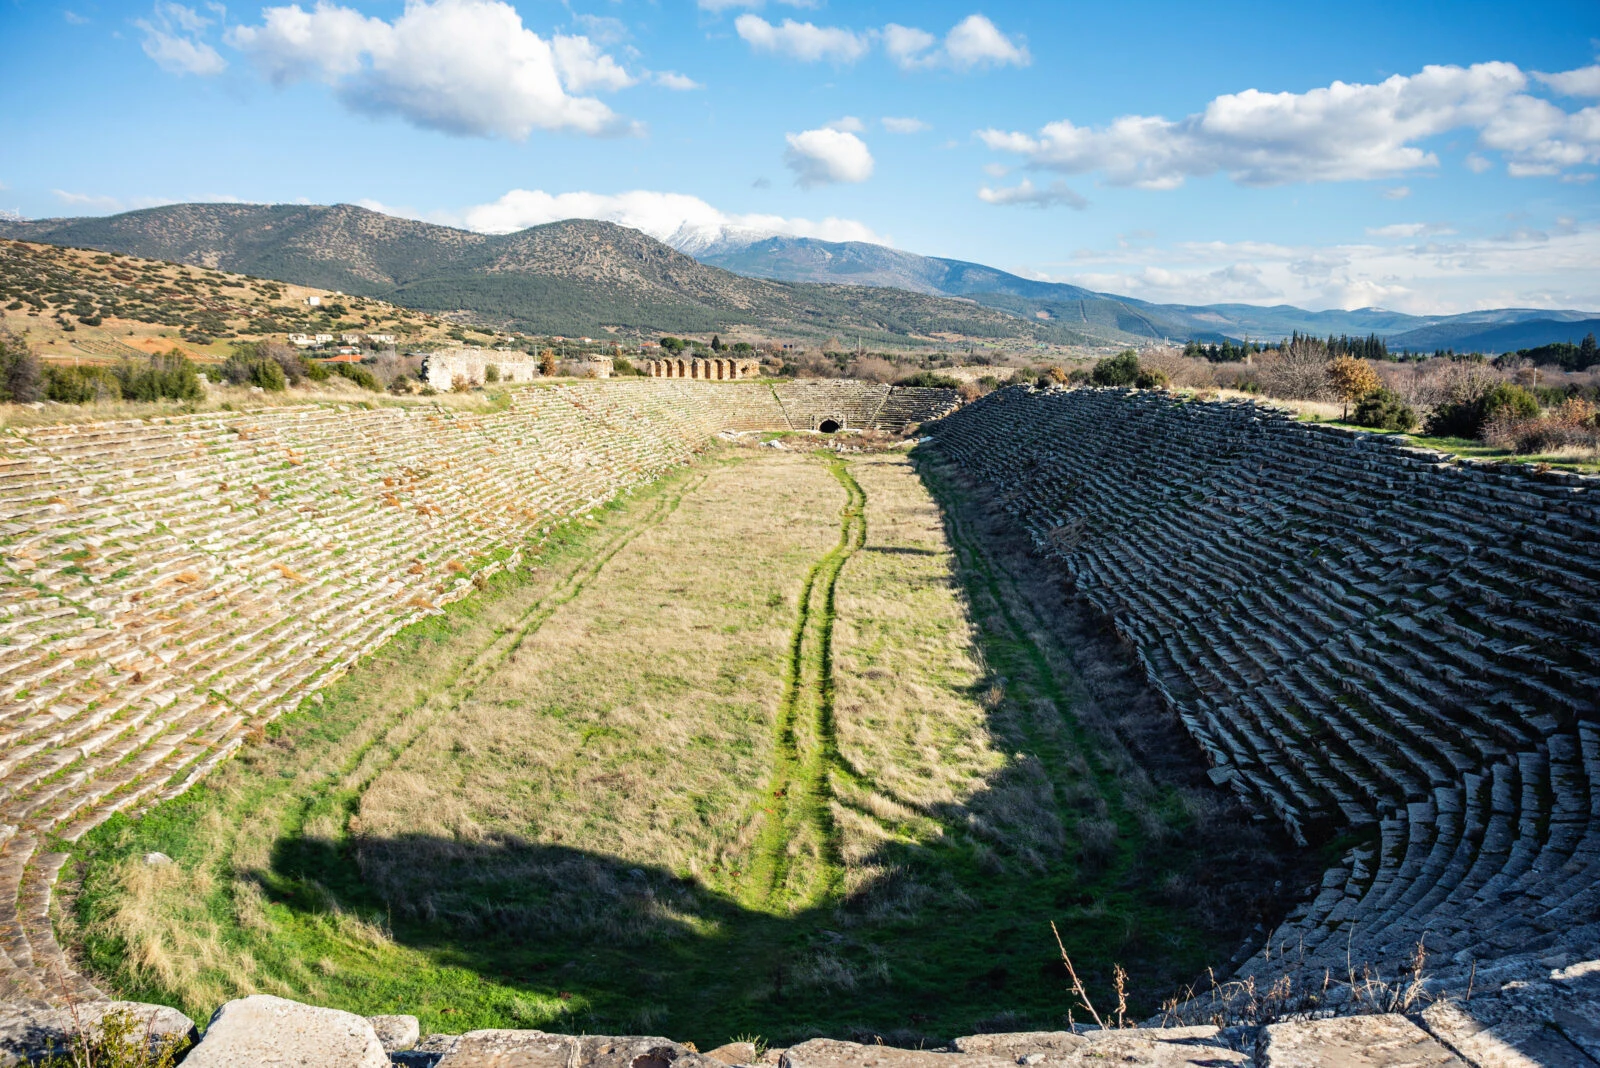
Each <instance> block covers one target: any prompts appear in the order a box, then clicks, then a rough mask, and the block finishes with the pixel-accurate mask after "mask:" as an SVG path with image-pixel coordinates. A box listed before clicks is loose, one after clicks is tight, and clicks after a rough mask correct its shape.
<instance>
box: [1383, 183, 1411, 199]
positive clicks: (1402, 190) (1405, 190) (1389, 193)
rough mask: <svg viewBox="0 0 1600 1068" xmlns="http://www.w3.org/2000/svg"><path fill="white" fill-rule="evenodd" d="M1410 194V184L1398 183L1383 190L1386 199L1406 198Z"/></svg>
mask: <svg viewBox="0 0 1600 1068" xmlns="http://www.w3.org/2000/svg"><path fill="white" fill-rule="evenodd" d="M1410 195H1411V187H1410V186H1408V185H1397V186H1393V187H1391V188H1389V189H1385V190H1384V191H1383V199H1385V200H1404V199H1405V198H1406V197H1408V196H1410Z"/></svg>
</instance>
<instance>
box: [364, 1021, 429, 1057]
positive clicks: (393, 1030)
mask: <svg viewBox="0 0 1600 1068" xmlns="http://www.w3.org/2000/svg"><path fill="white" fill-rule="evenodd" d="M367 1023H369V1024H371V1025H372V1030H373V1033H374V1034H376V1035H377V1036H378V1041H379V1042H382V1043H383V1051H384V1052H385V1053H397V1052H399V1051H400V1050H407V1049H410V1048H412V1047H413V1046H415V1045H416V1044H417V1040H418V1039H419V1038H421V1037H422V1025H421V1024H419V1023H418V1022H417V1018H416V1017H415V1016H368V1017H367Z"/></svg>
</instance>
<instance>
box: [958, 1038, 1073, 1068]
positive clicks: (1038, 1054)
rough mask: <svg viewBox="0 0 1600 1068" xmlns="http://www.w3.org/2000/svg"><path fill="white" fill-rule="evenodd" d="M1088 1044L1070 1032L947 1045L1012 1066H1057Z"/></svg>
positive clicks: (963, 1040)
mask: <svg viewBox="0 0 1600 1068" xmlns="http://www.w3.org/2000/svg"><path fill="white" fill-rule="evenodd" d="M1088 1044H1089V1040H1088V1039H1086V1038H1084V1037H1083V1036H1082V1035H1075V1034H1073V1033H1072V1032H1071V1031H1017V1032H1010V1033H1006V1034H994V1035H966V1036H963V1037H961V1038H958V1039H956V1040H955V1041H953V1042H951V1043H950V1048H951V1049H952V1050H954V1051H955V1052H957V1053H984V1054H988V1055H989V1056H991V1057H1004V1058H1006V1059H1007V1060H1009V1061H1012V1062H1014V1063H1016V1064H1023V1065H1033V1064H1058V1063H1061V1062H1062V1061H1063V1058H1065V1057H1067V1056H1068V1055H1069V1054H1072V1053H1075V1052H1077V1051H1078V1050H1080V1049H1082V1048H1083V1047H1084V1046H1086V1045H1088Z"/></svg>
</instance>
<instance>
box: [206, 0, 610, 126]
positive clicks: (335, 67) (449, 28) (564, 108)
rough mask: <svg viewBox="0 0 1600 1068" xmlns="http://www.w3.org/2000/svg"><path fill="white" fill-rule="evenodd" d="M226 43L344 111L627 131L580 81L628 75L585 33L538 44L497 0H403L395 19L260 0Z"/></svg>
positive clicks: (599, 82)
mask: <svg viewBox="0 0 1600 1068" xmlns="http://www.w3.org/2000/svg"><path fill="white" fill-rule="evenodd" d="M262 16H263V22H262V24H261V25H259V26H236V27H234V28H233V29H232V30H231V31H230V32H229V43H230V44H232V45H233V46H234V47H235V48H238V49H239V50H240V51H243V52H246V53H248V54H250V56H251V57H252V58H253V59H254V60H255V62H256V65H257V66H258V67H259V68H260V69H261V71H262V72H263V73H264V74H266V75H267V76H268V77H270V78H271V79H272V80H273V81H274V82H276V83H278V84H286V83H289V82H294V81H301V80H306V79H316V80H320V81H323V82H326V83H328V84H329V85H330V86H332V87H333V88H334V90H335V92H336V93H337V95H338V97H339V99H340V100H341V101H343V103H344V104H345V105H346V106H347V107H350V108H352V109H353V110H356V111H360V112H364V113H366V114H371V115H399V116H400V117H402V118H404V119H406V120H407V121H408V122H411V123H413V124H414V125H417V126H422V127H426V128H428V129H433V130H442V131H444V132H445V133H452V134H460V135H471V136H479V137H491V136H498V137H507V138H511V139H514V140H521V139H522V138H525V137H527V136H528V134H529V133H530V132H532V131H533V130H536V129H537V130H574V131H577V132H580V133H586V134H609V133H616V132H619V131H621V130H622V129H624V128H626V124H624V123H623V122H622V121H621V120H620V119H619V118H618V117H617V115H616V114H615V113H614V112H612V110H611V109H610V108H609V107H607V106H606V105H605V104H603V103H601V102H600V101H599V100H596V99H594V98H593V97H591V96H582V95H574V94H579V93H582V92H584V91H585V90H587V89H594V88H605V89H615V88H621V87H623V86H624V85H629V84H632V78H631V76H629V75H628V74H627V73H626V72H625V71H623V70H622V69H621V67H620V66H618V65H617V64H616V62H615V61H614V60H612V59H611V57H609V56H607V55H605V54H604V53H602V52H600V51H599V50H598V49H597V48H596V47H595V46H594V45H593V44H592V43H591V42H589V40H588V39H587V38H584V37H564V36H557V37H555V38H554V40H553V41H546V40H545V39H544V38H542V37H540V36H539V35H538V34H536V33H534V32H533V31H532V30H529V29H528V28H526V27H525V26H523V24H522V18H521V16H519V15H518V14H517V12H516V9H515V8H513V7H511V5H509V4H507V3H503V2H501V0H408V3H407V4H406V8H405V11H404V13H403V14H401V15H400V16H399V17H398V18H396V19H395V20H394V22H392V23H389V22H385V21H383V20H382V19H379V18H371V17H367V16H365V15H362V14H361V13H360V12H359V11H356V10H355V9H353V8H348V7H339V6H337V5H336V4H332V3H328V2H327V0H319V2H318V4H317V6H316V7H315V8H314V9H313V10H311V11H306V10H304V9H303V8H301V7H300V5H299V4H291V5H289V6H287V7H269V8H266V9H264V10H263V11H262Z"/></svg>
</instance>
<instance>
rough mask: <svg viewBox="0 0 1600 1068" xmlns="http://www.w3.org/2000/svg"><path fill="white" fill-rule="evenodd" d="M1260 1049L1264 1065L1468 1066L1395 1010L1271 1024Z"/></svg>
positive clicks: (1358, 1067)
mask: <svg viewBox="0 0 1600 1068" xmlns="http://www.w3.org/2000/svg"><path fill="white" fill-rule="evenodd" d="M1257 1053H1258V1055H1259V1063H1260V1065H1261V1066H1262V1068H1466V1065H1465V1063H1464V1062H1463V1061H1462V1060H1461V1059H1460V1058H1459V1057H1457V1056H1456V1055H1455V1054H1454V1053H1451V1052H1450V1050H1448V1049H1446V1048H1445V1047H1444V1046H1443V1045H1441V1044H1440V1043H1439V1042H1438V1041H1436V1040H1435V1039H1434V1038H1433V1037H1432V1036H1431V1035H1429V1034H1428V1032H1426V1031H1424V1030H1423V1029H1422V1028H1420V1027H1418V1026H1417V1025H1416V1024H1414V1023H1412V1022H1411V1021H1410V1020H1408V1019H1406V1018H1405V1017H1404V1016H1399V1015H1392V1014H1390V1015H1382V1016H1336V1017H1332V1018H1330V1019H1326V1020H1295V1021H1293V1022H1290V1023H1276V1024H1269V1025H1268V1026H1267V1027H1266V1028H1264V1029H1263V1030H1262V1033H1261V1044H1260V1047H1259V1048H1258V1050H1257Z"/></svg>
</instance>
